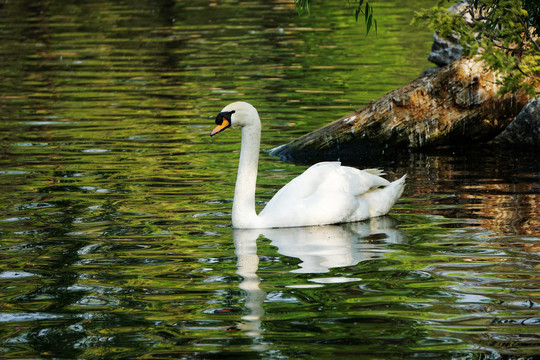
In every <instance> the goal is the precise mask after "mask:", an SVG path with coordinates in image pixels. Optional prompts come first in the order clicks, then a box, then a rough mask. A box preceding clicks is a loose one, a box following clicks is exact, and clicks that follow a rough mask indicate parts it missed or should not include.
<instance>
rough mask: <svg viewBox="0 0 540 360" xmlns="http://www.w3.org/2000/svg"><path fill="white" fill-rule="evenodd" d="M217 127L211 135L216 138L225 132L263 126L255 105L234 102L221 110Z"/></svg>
mask: <svg viewBox="0 0 540 360" xmlns="http://www.w3.org/2000/svg"><path fill="white" fill-rule="evenodd" d="M216 125H217V126H216V127H215V128H214V130H212V132H211V133H210V136H214V135H216V134H217V133H219V132H222V131H223V130H225V129H227V128H229V127H232V128H242V127H244V126H259V127H260V126H261V121H260V119H259V114H258V113H257V110H256V109H255V108H254V107H253V105H251V104H248V103H247V102H242V101H238V102H233V103H232V104H229V105H227V106H225V107H224V108H223V110H221V112H220V113H219V114H218V115H217V116H216Z"/></svg>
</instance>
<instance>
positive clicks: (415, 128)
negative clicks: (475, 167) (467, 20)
mask: <svg viewBox="0 0 540 360" xmlns="http://www.w3.org/2000/svg"><path fill="white" fill-rule="evenodd" d="M496 80H497V79H496V74H495V73H493V72H492V71H490V70H488V69H486V68H485V67H484V65H483V63H482V62H481V61H479V60H477V59H470V58H462V59H459V60H457V61H455V62H453V63H452V64H450V65H448V66H445V67H443V68H440V69H438V70H436V71H434V72H432V73H430V74H428V75H425V76H421V77H419V78H418V79H416V80H414V81H413V82H411V83H410V84H408V85H406V86H404V87H402V88H400V89H397V90H394V91H392V92H390V93H388V94H386V95H384V96H383V97H381V98H380V99H378V100H376V101H372V102H371V103H370V104H368V105H366V106H364V107H363V108H361V109H359V110H356V111H354V112H353V113H351V114H349V115H347V116H344V117H342V118H341V119H338V120H336V121H334V122H332V123H330V124H328V125H327V126H324V127H322V128H320V129H318V130H315V131H313V132H311V133H309V134H306V135H304V136H302V137H300V138H298V139H296V140H294V141H292V142H290V143H288V144H285V145H282V146H279V147H277V148H275V149H272V150H271V152H270V153H271V155H274V156H279V157H281V158H282V159H284V160H289V161H307V162H311V161H315V160H317V161H318V160H333V159H338V158H342V159H343V158H347V157H350V156H352V157H358V156H361V155H378V154H384V153H388V152H389V151H400V150H403V149H407V148H409V149H422V148H430V147H440V146H454V145H460V144H476V143H481V142H484V141H488V140H491V139H493V137H495V136H496V135H497V134H499V133H500V132H501V131H502V130H503V129H504V128H505V127H506V126H507V125H508V124H509V123H510V122H511V121H512V120H513V119H514V118H515V117H516V115H517V114H518V113H519V111H520V110H521V109H522V108H523V107H524V106H525V104H527V102H528V101H529V97H528V96H527V94H525V93H518V94H506V95H505V96H497V95H496V94H497V91H498V90H499V85H498V84H497V81H496Z"/></svg>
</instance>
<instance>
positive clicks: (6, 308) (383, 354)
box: [0, 0, 540, 359]
mask: <svg viewBox="0 0 540 360" xmlns="http://www.w3.org/2000/svg"><path fill="white" fill-rule="evenodd" d="M291 2H292V1H291ZM291 2H289V1H253V2H241V1H220V2H208V1H202V0H201V1H198V0H196V1H189V2H188V1H182V2H181V1H159V2H157V1H142V0H141V1H107V0H101V1H100V0H97V1H96V0H88V1H82V2H81V1H52V2H41V1H32V0H30V1H25V2H8V1H5V2H1V3H0V80H1V82H0V146H1V149H0V189H1V191H0V204H1V205H0V284H1V286H0V289H1V290H0V322H1V327H0V329H1V330H0V334H1V336H0V339H1V342H0V344H1V345H0V357H5V358H11V359H17V358H21V359H22V358H66V359H68V358H69V359H71V358H79V359H94V358H112V359H114V358H184V359H199V358H200V359H209V358H219V359H223V358H234V359H239V358H245V359H253V358H261V359H303V358H305V359H327V358H335V357H336V356H339V357H340V358H351V359H352V358H355V359H356V358H368V359H402V358H412V357H416V358H436V359H500V358H505V359H518V358H519V359H525V358H534V357H535V356H536V354H538V353H540V337H539V335H538V334H539V333H540V317H539V311H540V310H539V309H540V290H539V289H540V286H539V285H538V278H539V276H540V270H539V269H540V261H539V257H538V252H539V249H540V248H539V246H540V245H539V241H540V235H539V233H540V230H539V228H540V216H539V212H538V205H539V202H540V185H539V184H540V181H539V180H540V179H539V173H540V171H539V170H540V166H539V161H538V157H537V155H536V154H534V153H527V152H521V153H508V154H501V153H497V152H496V151H495V150H484V151H479V150H478V149H475V150H464V151H462V152H459V153H455V152H441V153H432V154H419V153H411V154H402V156H400V157H399V158H386V159H372V158H366V157H364V156H362V154H359V156H358V160H357V161H356V162H354V163H352V164H351V165H354V166H358V167H368V166H369V167H372V166H381V167H383V168H384V169H385V170H386V171H387V173H388V177H389V178H390V179H395V178H397V177H398V176H400V175H401V174H404V173H407V174H408V183H407V188H406V191H405V193H404V195H403V198H402V199H401V200H400V201H399V203H398V204H397V205H396V206H395V208H394V209H393V211H392V212H391V215H390V216H387V217H383V218H380V219H374V220H372V221H368V222H362V223H358V224H348V225H339V226H337V225H336V226H325V227H310V228H302V229H274V230H264V231H241V230H233V229H231V226H230V211H231V205H232V196H233V189H234V179H235V173H236V166H237V161H238V148H239V140H240V136H239V134H238V133H236V132H233V131H227V132H225V133H223V134H220V135H219V136H217V137H214V138H212V139H210V137H209V136H208V135H209V132H210V130H211V129H212V127H213V119H214V118H215V115H216V114H217V113H218V112H219V111H220V110H221V108H223V107H224V106H225V105H226V104H227V103H229V102H231V101H236V100H244V101H249V102H252V103H253V104H254V105H255V106H256V107H257V108H258V109H259V112H260V114H261V117H262V119H263V123H264V125H263V126H264V129H263V131H264V133H263V144H262V148H263V150H268V149H270V148H272V147H274V146H277V145H280V144H283V143H285V142H288V141H290V140H292V139H294V138H296V137H297V136H299V135H302V134H304V133H306V132H308V131H311V130H314V129H316V128H318V127H320V126H322V125H324V124H326V123H327V122H329V121H332V120H334V119H337V118H340V117H341V116H343V115H344V114H347V113H350V112H351V111H352V110H354V109H357V108H359V107H361V106H363V105H365V104H367V103H369V101H371V100H372V99H376V98H378V97H379V96H381V95H383V94H384V93H386V92H389V91H391V90H393V89H395V88H397V87H399V86H402V85H404V84H406V83H407V82H409V81H410V80H412V79H414V78H415V77H416V76H418V74H419V73H420V72H421V71H423V70H424V69H425V68H426V67H429V66H430V65H429V64H428V62H427V60H426V57H427V54H428V51H429V47H430V43H431V34H430V33H429V32H428V31H425V30H424V29H418V28H411V27H410V26H409V25H408V24H409V22H410V19H411V16H412V12H413V10H414V9H418V8H421V7H426V6H431V5H432V4H433V1H428V0H418V1H412V2H411V1H409V2H403V1H391V2H384V4H377V6H376V13H375V15H376V16H377V19H378V24H379V26H378V33H377V36H374V34H373V35H370V36H368V37H365V28H364V27H363V24H361V23H360V24H358V25H357V24H355V23H354V19H353V17H352V16H351V9H349V8H347V6H346V5H344V3H345V2H343V1H338V0H335V1H334V0H332V1H326V2H325V4H324V7H323V8H322V9H321V10H317V9H314V13H313V14H312V16H311V17H310V18H299V17H298V16H297V15H296V14H295V10H294V6H293V5H292V4H291ZM321 6H323V5H321ZM305 168H306V166H305V165H295V164H288V163H283V162H281V161H279V160H278V159H277V158H272V157H270V156H268V155H267V154H266V153H265V152H264V151H263V152H262V154H261V160H260V175H259V182H258V188H257V199H258V207H259V208H262V206H264V203H265V201H267V200H268V199H269V198H270V197H271V196H272V195H273V194H274V193H275V191H276V190H277V189H278V188H279V186H280V185H282V184H284V183H285V182H286V181H288V180H290V179H291V178H293V177H294V176H296V175H298V174H299V173H301V172H302V171H303V170H304V169H305Z"/></svg>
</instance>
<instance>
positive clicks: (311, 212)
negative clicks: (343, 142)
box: [259, 162, 390, 224]
mask: <svg viewBox="0 0 540 360" xmlns="http://www.w3.org/2000/svg"><path fill="white" fill-rule="evenodd" d="M374 173H378V172H375V171H373V173H372V172H366V171H362V170H358V169H355V168H351V167H347V166H341V163H339V162H322V163H318V164H315V165H313V166H311V167H310V168H309V169H307V170H306V171H305V172H304V173H303V174H301V175H299V176H298V177H296V178H294V179H293V180H291V181H290V182H289V183H288V184H287V185H285V186H284V187H283V188H281V189H280V190H279V191H278V192H277V193H276V194H275V195H274V197H273V198H272V199H271V200H270V201H269V202H268V204H267V205H266V207H265V208H264V209H263V211H262V212H261V213H260V215H259V216H260V217H262V218H267V219H275V220H276V222H277V219H280V221H282V222H283V221H286V220H291V222H292V221H293V219H292V218H295V219H297V220H298V223H299V224H300V223H304V222H312V221H313V222H314V221H315V218H319V217H321V218H324V220H323V219H321V220H320V221H321V224H322V223H333V222H340V221H342V220H344V219H346V217H347V216H348V215H350V213H351V212H353V211H354V210H355V209H356V207H357V202H356V197H357V196H359V195H361V194H363V193H366V192H367V191H369V190H370V189H372V188H377V187H381V186H387V185H389V184H390V183H389V182H388V180H386V179H383V178H382V177H380V176H377V175H375V174H374ZM325 205H326V206H325ZM290 217H292V218H290ZM300 218H303V219H302V220H300ZM308 219H309V220H308Z"/></svg>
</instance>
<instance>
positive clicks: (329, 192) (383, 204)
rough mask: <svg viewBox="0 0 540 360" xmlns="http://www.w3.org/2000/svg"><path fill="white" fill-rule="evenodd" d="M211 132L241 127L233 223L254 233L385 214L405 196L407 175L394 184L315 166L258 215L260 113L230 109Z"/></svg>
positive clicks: (370, 173)
mask: <svg viewBox="0 0 540 360" xmlns="http://www.w3.org/2000/svg"><path fill="white" fill-rule="evenodd" d="M216 125H217V126H216V127H215V128H214V130H213V131H212V133H211V134H210V136H214V135H215V134H217V133H219V132H221V131H223V130H225V129H227V128H228V127H232V128H241V129H242V145H241V148H240V161H239V164H238V176H237V178H236V187H235V190H234V201H233V209H232V225H233V227H234V228H242V229H256V228H275V227H295V226H312V225H327V224H337V223H345V222H353V221H360V220H365V219H368V218H372V217H376V216H380V215H385V214H387V213H388V211H390V208H391V207H392V205H394V203H395V202H396V200H397V199H398V198H399V197H400V196H401V193H402V192H403V187H404V184H405V175H404V176H403V177H402V178H401V179H399V180H396V181H394V182H392V183H390V182H389V181H388V180H386V179H383V178H382V177H380V176H379V175H383V174H382V172H381V171H379V170H373V169H369V170H363V171H362V170H358V169H355V168H351V167H347V166H341V163H339V162H321V163H318V164H315V165H313V166H311V167H310V168H309V169H307V170H306V171H305V172H304V173H303V174H301V175H299V176H298V177H296V178H295V179H293V180H292V181H291V182H289V183H288V184H287V185H285V186H284V187H283V188H281V190H279V191H278V192H277V193H276V194H275V195H274V197H273V198H272V199H271V200H270V201H269V202H268V204H266V207H265V208H264V209H263V210H262V211H261V212H260V214H259V215H257V213H256V211H255V186H256V182H257V167H258V162H259V147H260V140H261V120H260V118H259V114H258V113H257V110H256V109H255V108H254V107H253V106H252V105H250V104H248V103H245V102H235V103H232V104H229V105H227V106H226V107H225V108H223V110H222V111H221V112H220V113H219V114H218V115H217V117H216Z"/></svg>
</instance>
